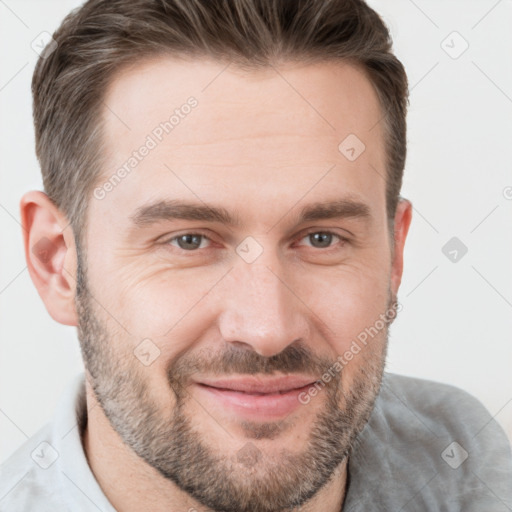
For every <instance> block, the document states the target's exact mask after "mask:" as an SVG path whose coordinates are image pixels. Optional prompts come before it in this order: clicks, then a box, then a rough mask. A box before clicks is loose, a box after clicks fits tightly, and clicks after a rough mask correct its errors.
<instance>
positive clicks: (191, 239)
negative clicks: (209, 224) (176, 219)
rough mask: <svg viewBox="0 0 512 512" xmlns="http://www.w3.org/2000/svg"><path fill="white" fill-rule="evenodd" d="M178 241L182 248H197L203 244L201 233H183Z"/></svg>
mask: <svg viewBox="0 0 512 512" xmlns="http://www.w3.org/2000/svg"><path fill="white" fill-rule="evenodd" d="M178 242H179V245H180V247H181V248H182V249H197V248H198V247H199V246H200V245H201V235H182V236H181V237H180V238H178Z"/></svg>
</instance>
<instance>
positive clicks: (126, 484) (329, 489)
mask: <svg viewBox="0 0 512 512" xmlns="http://www.w3.org/2000/svg"><path fill="white" fill-rule="evenodd" d="M86 390H87V392H86V397H87V410H88V418H87V424H86V426H85V427H84V432H83V444H84V451H85V454H86V457H87V460H88V462H89V466H90V468H91V471H92V473H93V474H94V477H95V478H96V480H97V482H98V484H99V485H100V487H101V489H102V490H103V493H104V494H105V496H106V497H107V498H108V500H109V501H110V502H111V503H112V505H113V507H114V508H115V509H116V510H117V511H118V512H138V511H140V510H151V511H152V512H183V511H184V510H186V511H188V510H193V511H195V512H211V509H208V508H206V507H204V506H203V505H201V504H200V503H198V502H197V501H196V500H194V499H193V498H192V497H191V496H190V495H189V494H187V493H186V492H184V491H182V490H181V489H180V488H178V487H177V486H176V484H174V482H172V481H170V480H168V479H166V478H164V477H163V476H162V475H161V474H160V473H159V472H158V471H157V470H156V469H154V468H153V467H151V466H150V465H149V464H147V463H146V462H145V461H144V460H142V459H141V458H140V457H138V456H137V455H136V454H135V453H134V452H133V451H132V450H130V448H128V447H127V446H126V445H125V444H124V443H123V441H122V440H121V438H120V436H119V435H118V434H117V432H116V431H115V430H114V429H113V428H112V426H111V425H110V423H109V421H108V419H107V418H106V416H105V415H104V413H103V410H102V409H101V407H100V406H99V404H98V402H97V401H96V399H95V397H94V394H93V393H92V390H91V389H90V387H89V384H88V383H87V384H86ZM346 480H347V463H346V461H345V462H343V463H342V464H341V465H340V466H339V467H338V468H337V470H336V471H335V472H334V474H333V477H332V478H331V480H330V481H329V482H328V483H327V484H326V485H325V486H324V487H323V488H322V489H320V491H318V493H317V494H316V495H315V496H314V497H313V498H312V499H311V500H309V501H308V502H307V503H306V504H304V505H303V506H302V507H300V508H297V509H296V510H297V511H299V510H300V512H340V511H341V510H342V505H343V500H344V497H345V488H346Z"/></svg>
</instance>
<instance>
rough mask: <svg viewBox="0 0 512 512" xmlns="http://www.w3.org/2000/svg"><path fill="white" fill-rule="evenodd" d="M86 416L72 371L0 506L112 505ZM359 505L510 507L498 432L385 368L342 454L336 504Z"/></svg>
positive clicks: (21, 456)
mask: <svg viewBox="0 0 512 512" xmlns="http://www.w3.org/2000/svg"><path fill="white" fill-rule="evenodd" d="M86 421H87V417H86V408H85V386H84V374H83V373H81V374H79V375H77V376H76V377H75V379H74V380H73V382H72V383H71V385H70V386H68V387H67V389H66V391H65V393H64V394H63V396H62V398H61V400H60V402H59V405H58V407H57V410H56V413H55V416H54V418H53V420H52V421H51V422H50V423H48V424H47V425H45V426H44V427H43V428H41V430H39V432H37V433H36V434H35V435H34V436H33V437H32V438H30V439H29V440H28V441H26V442H25V444H23V445H22V446H21V447H20V448H19V449H18V450H17V451H16V452H15V453H14V454H13V455H12V456H11V457H9V459H7V461H6V462H4V463H3V464H2V466H1V467H0V512H36V511H37V512H50V511H51V512H61V511H68V510H69V511H72V512H80V511H96V512H97V511H103V512H115V509H114V508H113V506H112V505H111V503H110V502H109V501H108V499H107V498H106V496H105V495H104V493H103V492H102V490H101V488H100V486H99V485H98V483H97V481H96V480H95V478H94V475H93V474H92V472H91V470H90V468H89V465H88V463H87V459H86V457H85V453H84V450H83V446H82V442H81V432H82V429H83V427H84V425H85V422H86ZM363 511H364V512H372V511H392V512H398V511H403V512H413V511H414V512H416V511H417V512H420V511H421V512H428V511H436V512H452V511H453V512H455V511H456V512H460V511H464V512H502V511H503V512H505V511H512V454H511V450H510V444H509V442H508V439H507V437H506V436H505V434H504V432H503V430H502V429H501V428H500V427H499V425H498V424H497V423H496V422H495V420H493V419H492V418H491V416H490V415H489V413H488V412H487V410H486V409H485V408H484V407H483V406H482V405H481V404H480V402H478V401H477V400H476V399H475V398H473V397H472V396H470V395H469V394H467V393H466V392H464V391H461V390H459V389H457V388H454V387H452V386H448V385H445V384H438V383H435V382H431V381H427V380H422V379H415V378H410V377H403V376H399V375H393V374H389V373H386V374H385V375H384V379H383V383H382V388H381V391H380V394H379V396H378V398H377V401H376V404H375V408H374V410H373V412H372V415H371V417H370V420H369V422H368V423H367V425H366V426H365V428H364V429H363V431H362V432H361V434H360V435H359V437H358V440H357V443H356V445H355V446H354V449H353V451H352V454H351V456H350V459H349V467H348V482H347V493H346V497H345V502H344V505H343V512H363ZM119 512H122V511H119Z"/></svg>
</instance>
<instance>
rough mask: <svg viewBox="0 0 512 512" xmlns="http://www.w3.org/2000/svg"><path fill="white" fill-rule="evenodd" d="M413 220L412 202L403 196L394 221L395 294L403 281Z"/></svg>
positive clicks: (392, 282)
mask: <svg viewBox="0 0 512 512" xmlns="http://www.w3.org/2000/svg"><path fill="white" fill-rule="evenodd" d="M411 220H412V203H411V202H410V201H409V200H408V199H403V198H401V199H400V201H399V202H398V205H397V208H396V213H395V222H394V240H395V246H394V250H393V261H392V268H391V288H392V291H393V293H394V294H397V293H398V288H399V287H400V283H401V281H402V274H403V269H404V246H405V240H406V238H407V233H408V232H409V227H410V225H411Z"/></svg>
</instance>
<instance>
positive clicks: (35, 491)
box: [0, 423, 62, 512]
mask: <svg viewBox="0 0 512 512" xmlns="http://www.w3.org/2000/svg"><path fill="white" fill-rule="evenodd" d="M50 436H51V424H50V423H48V424H46V425H45V426H44V427H42V428H41V429H40V430H39V431H38V432H37V433H36V434H35V435H34V436H33V437H31V438H30V439H28V440H27V441H25V443H24V444H22V445H21V446H20V447H19V448H18V449H17V450H16V451H15V452H14V453H13V454H12V455H11V456H10V457H8V458H7V460H5V462H3V463H2V464H1V465H0V512H4V511H5V512H8V511H9V512H12V511H18V510H20V511H21V510H23V511H26V512H31V511H36V510H37V511H42V512H44V511H46V510H48V511H50V510H57V509H60V510H62V506H61V505H62V503H61V502H60V501H58V497H59V496H60V492H59V487H60V475H58V474H57V472H56V467H57V466H56V464H55V461H56V460H57V458H58V457H59V454H58V453H57V451H56V450H55V449H54V448H53V447H52V445H51V444H50V443H48V442H47V441H46V439H50ZM52 466H53V467H52ZM45 507H46V508H45Z"/></svg>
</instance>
